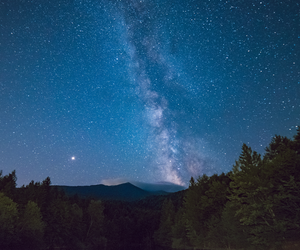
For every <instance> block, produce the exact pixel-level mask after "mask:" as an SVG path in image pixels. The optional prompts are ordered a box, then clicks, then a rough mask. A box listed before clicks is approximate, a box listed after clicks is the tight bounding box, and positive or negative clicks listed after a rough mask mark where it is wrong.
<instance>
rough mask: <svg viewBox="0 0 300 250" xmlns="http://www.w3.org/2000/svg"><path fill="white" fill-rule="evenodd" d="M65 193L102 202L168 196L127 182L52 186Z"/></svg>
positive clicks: (162, 192)
mask: <svg viewBox="0 0 300 250" xmlns="http://www.w3.org/2000/svg"><path fill="white" fill-rule="evenodd" d="M52 187H57V188H58V189H59V190H62V191H64V192H65V194H66V195H68V196H73V195H75V194H77V195H78V196H79V197H82V198H94V199H101V200H121V201H136V200H140V199H143V198H146V197H149V196H151V195H166V194H169V193H168V192H165V191H152V192H151V191H146V190H143V189H141V188H139V187H136V186H135V185H133V184H131V183H129V182H127V183H123V184H119V185H115V186H106V185H103V184H99V185H91V186H57V185H55V186H52Z"/></svg>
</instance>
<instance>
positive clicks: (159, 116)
mask: <svg viewBox="0 0 300 250" xmlns="http://www.w3.org/2000/svg"><path fill="white" fill-rule="evenodd" d="M119 8H120V9H121V10H120V12H121V13H122V14H123V18H124V24H125V31H124V32H125V36H124V37H126V47H127V48H128V51H127V52H128V54H130V60H131V65H132V66H131V69H130V72H131V74H132V79H133V81H134V82H135V84H136V85H137V88H136V92H137V95H138V96H139V98H140V100H141V102H142V103H143V109H144V110H143V112H144V113H145V119H146V122H147V123H148V126H146V128H147V129H148V130H149V140H148V143H149V149H150V150H151V151H153V153H154V159H153V162H152V163H151V167H152V169H153V171H154V172H156V174H155V176H159V178H160V179H161V180H164V181H168V182H172V183H176V184H179V185H185V184H186V183H185V182H184V180H186V177H188V176H199V175H201V173H203V172H207V171H206V169H205V167H211V168H212V165H209V164H207V165H206V164H205V160H204V159H203V157H202V156H201V155H200V154H201V150H200V149H199V148H198V149H196V146H195V143H198V142H199V140H198V138H197V137H196V138H193V139H190V138H189V136H186V134H187V133H191V132H192V131H190V130H191V129H190V128H189V127H188V126H187V125H186V124H185V125H184V127H182V124H179V123H178V122H176V119H178V117H179V119H180V118H182V117H184V116H185V112H186V111H185V110H184V108H182V107H180V103H183V102H186V100H185V99H186V98H187V96H185V93H187V92H188V91H187V90H186V89H185V88H184V87H183V86H180V83H179V82H180V79H178V77H177V75H176V74H177V72H176V69H175V68H174V67H172V64H171V63H170V62H169V61H168V56H169V55H168V53H169V52H168V51H167V52H164V51H162V49H163V48H162V45H161V44H162V43H163V42H164V41H161V37H160V34H159V32H160V31H159V25H160V22H159V21H157V20H155V19H156V18H157V16H156V15H155V11H156V10H155V7H154V4H151V2H149V1H124V2H122V3H121V4H120V5H119ZM172 92H173V93H172ZM170 93H172V94H170ZM174 99H176V102H177V104H178V107H172V106H170V102H174ZM191 108H193V107H192V105H191ZM178 130H180V131H183V130H184V132H183V133H182V134H181V135H179V134H178ZM156 178H158V177H156Z"/></svg>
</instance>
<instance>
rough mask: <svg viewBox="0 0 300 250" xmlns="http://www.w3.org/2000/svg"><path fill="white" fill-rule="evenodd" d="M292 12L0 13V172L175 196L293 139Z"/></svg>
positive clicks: (149, 0)
mask: <svg viewBox="0 0 300 250" xmlns="http://www.w3.org/2000/svg"><path fill="white" fill-rule="evenodd" d="M297 2H298V1H296V0H290V1H289V0H285V1H277V0H268V1H255V0H253V1H250V0H240V1H237V0H232V1H230V0H228V1H225V0H184V1H183V0H141V1H137V0H118V1H117V0H81V1H80V0H72V1H71V0H53V1H37V0H31V1H28V0H16V1H11V0H0V169H2V170H3V174H8V173H9V172H11V171H12V170H14V169H15V170H16V173H17V177H18V180H17V184H18V186H21V185H23V184H28V183H29V182H30V181H31V180H34V181H42V180H44V179H45V178H46V177H47V176H50V178H51V181H52V184H59V185H92V184H99V183H104V184H112V183H115V184H116V183H118V182H122V181H140V182H148V183H156V182H171V183H175V184H180V185H185V186H187V185H188V182H189V179H190V177H191V176H194V177H197V176H199V175H201V174H207V175H211V174H213V173H218V174H220V173H221V172H228V171H230V170H231V168H232V166H233V164H234V163H235V160H237V159H238V157H239V155H240V153H241V146H242V144H243V143H246V144H248V145H249V146H251V147H252V149H253V150H256V151H258V152H259V153H263V152H264V149H265V147H266V146H267V145H268V144H269V143H270V141H271V138H272V137H273V136H274V135H275V134H279V135H283V136H287V137H289V138H292V136H293V135H294V134H296V129H297V125H300V98H299V97H300V15H299V14H300V4H299V3H297Z"/></svg>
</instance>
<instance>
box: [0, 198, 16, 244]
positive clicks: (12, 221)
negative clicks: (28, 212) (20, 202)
mask: <svg viewBox="0 0 300 250" xmlns="http://www.w3.org/2000/svg"><path fill="white" fill-rule="evenodd" d="M18 219H19V213H18V206H17V203H15V202H13V201H12V199H10V198H8V197H7V196H6V195H4V194H3V193H0V248H1V249H13V248H14V246H15V245H16V243H17V242H18V237H17V223H18Z"/></svg>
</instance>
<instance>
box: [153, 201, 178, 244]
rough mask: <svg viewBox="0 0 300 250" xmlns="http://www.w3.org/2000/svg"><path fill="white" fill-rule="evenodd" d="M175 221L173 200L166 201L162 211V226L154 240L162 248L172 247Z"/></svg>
mask: <svg viewBox="0 0 300 250" xmlns="http://www.w3.org/2000/svg"><path fill="white" fill-rule="evenodd" d="M174 219H175V209H174V205H173V203H172V201H171V200H169V199H168V200H165V201H164V203H163V206H162V210H161V217H160V225H159V228H158V230H157V231H156V232H155V233H154V239H155V241H156V242H157V243H158V244H159V245H160V246H164V247H171V246H172V226H173V224H174Z"/></svg>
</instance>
